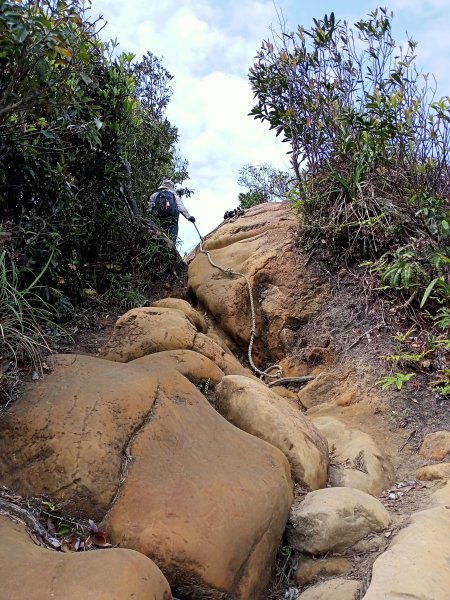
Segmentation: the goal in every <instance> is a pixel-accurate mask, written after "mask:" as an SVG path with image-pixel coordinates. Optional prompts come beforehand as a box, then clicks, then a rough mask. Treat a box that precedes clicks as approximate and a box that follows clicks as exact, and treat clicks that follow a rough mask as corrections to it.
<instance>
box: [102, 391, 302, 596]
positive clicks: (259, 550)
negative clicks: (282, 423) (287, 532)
mask: <svg viewBox="0 0 450 600" xmlns="http://www.w3.org/2000/svg"><path fill="white" fill-rule="evenodd" d="M130 451H131V454H132V456H133V457H135V460H134V461H133V462H131V463H130V465H129V467H128V473H127V477H126V480H125V483H124V484H123V486H122V488H121V492H120V496H119V498H118V500H117V501H116V503H115V504H114V506H113V508H112V509H111V511H110V513H109V514H108V516H107V517H106V519H105V521H104V523H103V527H105V528H106V529H107V530H108V531H109V533H110V535H111V538H112V540H113V541H114V542H115V543H117V544H119V545H120V546H123V547H128V548H133V549H135V550H138V551H140V552H142V553H143V554H146V555H147V556H149V557H151V558H152V559H153V560H154V561H155V562H156V564H158V566H159V567H160V568H161V569H162V571H163V572H164V573H165V575H166V577H167V578H168V580H169V581H170V583H171V586H172V587H173V589H174V591H175V592H177V591H178V593H179V595H180V596H182V597H184V594H186V595H187V596H188V597H193V598H198V599H200V598H208V599H215V598H217V599H222V598H225V597H228V596H227V595H226V594H228V595H229V596H230V597H232V598H236V599H243V600H244V599H247V600H255V599H257V598H259V597H260V594H261V593H262V590H263V588H264V585H265V583H266V582H267V580H268V577H269V575H270V567H271V564H272V561H273V557H274V553H275V551H276V549H277V546H278V544H279V543H280V540H281V536H282V533H283V530H284V526H285V523H286V520H287V515H288V511H289V507H290V504H291V501H292V491H291V481H290V475H289V466H288V463H287V461H286V459H285V457H284V456H283V454H282V453H281V452H280V451H279V450H277V449H276V448H274V447H273V446H270V445H269V444H266V443H265V442H263V441H261V440H259V439H257V438H255V437H253V436H250V435H248V434H247V433H245V432H242V431H240V430H239V429H237V428H235V427H233V426H232V425H231V424H229V423H227V422H226V421H225V420H224V419H223V418H222V417H221V416H220V415H219V414H218V413H217V412H216V411H215V410H214V409H212V408H211V407H210V405H209V404H208V403H207V401H206V400H205V399H204V398H203V396H202V395H201V394H200V393H199V392H198V390H196V388H193V386H191V384H189V383H188V382H187V381H186V383H185V384H184V385H183V384H182V382H181V381H178V380H177V381H176V382H175V383H174V387H173V389H169V388H168V387H167V386H166V387H165V390H164V393H161V394H160V396H159V399H158V402H157V404H156V405H155V409H154V412H153V414H152V418H151V420H150V422H149V423H148V425H147V426H146V427H145V428H144V429H143V430H142V431H141V432H140V433H139V435H138V436H137V437H136V439H135V441H134V442H133V444H132V446H131V448H130ZM176 595H178V594H176Z"/></svg>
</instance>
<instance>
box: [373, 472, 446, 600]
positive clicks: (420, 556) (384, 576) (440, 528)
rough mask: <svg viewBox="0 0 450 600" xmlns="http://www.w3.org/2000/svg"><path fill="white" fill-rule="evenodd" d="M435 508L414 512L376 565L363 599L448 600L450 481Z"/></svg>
mask: <svg viewBox="0 0 450 600" xmlns="http://www.w3.org/2000/svg"><path fill="white" fill-rule="evenodd" d="M433 501H434V503H435V504H436V506H434V507H433V508H430V509H427V510H423V511H420V512H417V513H415V514H414V515H413V516H412V519H411V523H410V524H409V525H408V526H407V527H405V529H402V531H400V533H398V534H397V536H395V538H394V539H393V540H392V543H391V545H390V547H389V548H388V550H386V552H384V553H383V554H382V555H381V556H379V557H378V558H377V560H376V561H375V563H374V565H373V571H372V580H371V584H370V586H369V589H368V590H367V593H366V594H365V596H364V600H385V599H386V598H396V599H397V598H398V600H409V599H410V598H414V599H417V600H447V598H448V597H449V590H450V509H449V506H450V485H449V483H447V485H446V486H445V487H444V488H443V489H442V490H439V492H437V493H435V494H433Z"/></svg>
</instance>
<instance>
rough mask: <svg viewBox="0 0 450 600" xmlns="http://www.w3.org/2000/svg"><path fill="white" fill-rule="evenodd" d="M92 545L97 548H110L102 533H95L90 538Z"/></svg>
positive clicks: (107, 538)
mask: <svg viewBox="0 0 450 600" xmlns="http://www.w3.org/2000/svg"><path fill="white" fill-rule="evenodd" d="M90 539H91V541H92V543H93V544H94V545H95V546H98V547H99V548H111V547H112V544H111V542H110V540H109V537H108V536H107V534H106V533H105V532H104V531H97V532H96V533H94V534H93V535H91V536H90Z"/></svg>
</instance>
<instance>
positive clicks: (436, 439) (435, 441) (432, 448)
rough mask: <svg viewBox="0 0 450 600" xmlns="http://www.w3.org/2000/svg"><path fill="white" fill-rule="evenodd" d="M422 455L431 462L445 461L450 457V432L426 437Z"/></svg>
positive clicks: (421, 450)
mask: <svg viewBox="0 0 450 600" xmlns="http://www.w3.org/2000/svg"><path fill="white" fill-rule="evenodd" d="M420 454H421V455H422V456H425V458H428V459H430V460H444V459H445V458H447V457H449V456H450V431H436V432H435V433H429V434H428V435H426V436H425V438H424V440H423V442H422V446H421V447H420Z"/></svg>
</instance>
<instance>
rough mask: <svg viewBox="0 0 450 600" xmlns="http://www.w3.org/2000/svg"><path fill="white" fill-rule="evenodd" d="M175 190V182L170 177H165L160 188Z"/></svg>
mask: <svg viewBox="0 0 450 600" xmlns="http://www.w3.org/2000/svg"><path fill="white" fill-rule="evenodd" d="M162 188H164V189H167V190H175V184H174V183H173V181H170V179H163V180H162V181H161V184H160V186H159V188H158V189H162Z"/></svg>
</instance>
